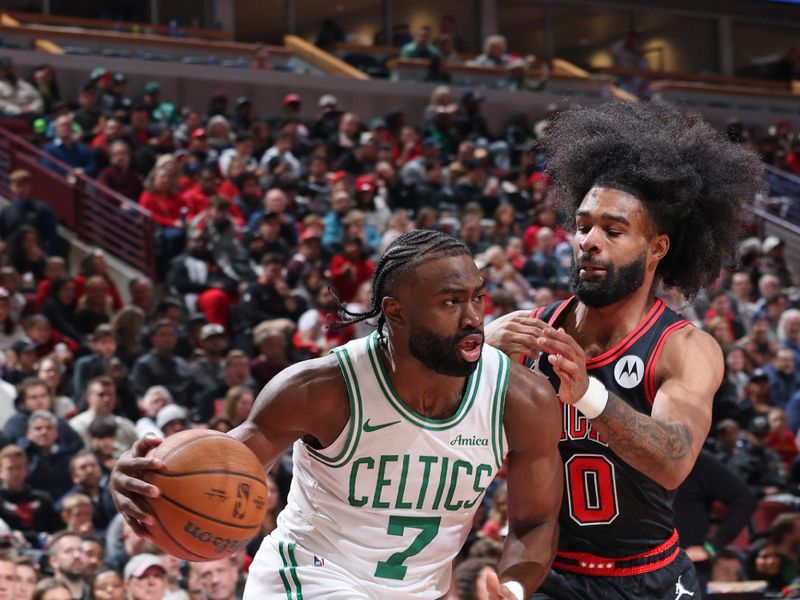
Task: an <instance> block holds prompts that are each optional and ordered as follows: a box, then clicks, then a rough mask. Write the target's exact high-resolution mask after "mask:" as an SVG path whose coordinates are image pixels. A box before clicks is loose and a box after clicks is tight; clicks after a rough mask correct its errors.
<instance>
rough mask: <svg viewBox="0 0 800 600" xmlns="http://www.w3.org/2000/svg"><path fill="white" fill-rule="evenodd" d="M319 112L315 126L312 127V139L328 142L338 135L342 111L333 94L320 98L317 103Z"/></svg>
mask: <svg viewBox="0 0 800 600" xmlns="http://www.w3.org/2000/svg"><path fill="white" fill-rule="evenodd" d="M317 106H318V107H319V112H318V113H317V118H316V120H315V121H314V124H313V125H312V126H311V131H310V137H311V138H313V139H318V140H328V139H330V138H332V137H333V136H334V135H335V134H336V130H337V129H338V127H339V120H340V119H341V117H342V111H340V110H339V108H338V100H337V98H336V96H334V95H333V94H325V95H323V96H320V98H319V101H318V102H317Z"/></svg>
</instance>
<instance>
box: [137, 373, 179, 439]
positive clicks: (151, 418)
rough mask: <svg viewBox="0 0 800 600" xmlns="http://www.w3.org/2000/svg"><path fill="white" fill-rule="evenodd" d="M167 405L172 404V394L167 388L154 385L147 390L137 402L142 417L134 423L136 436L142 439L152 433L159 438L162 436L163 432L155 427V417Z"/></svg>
mask: <svg viewBox="0 0 800 600" xmlns="http://www.w3.org/2000/svg"><path fill="white" fill-rule="evenodd" d="M168 404H172V394H170V393H169V390H168V389H167V388H165V387H164V386H163V385H154V386H153V387H151V388H150V389H148V390H147V391H146V392H145V393H144V396H142V397H141V398H140V399H139V400H138V402H137V405H138V407H139V412H140V414H141V415H142V416H141V418H140V419H139V420H138V421H136V435H137V436H139V437H144V436H145V435H146V434H148V433H153V434H155V435H157V436H159V437H161V436H163V435H164V432H163V431H161V430H160V429H159V428H158V425H156V415H157V414H158V411H160V410H161V409H162V408H164V407H165V406H167V405H168Z"/></svg>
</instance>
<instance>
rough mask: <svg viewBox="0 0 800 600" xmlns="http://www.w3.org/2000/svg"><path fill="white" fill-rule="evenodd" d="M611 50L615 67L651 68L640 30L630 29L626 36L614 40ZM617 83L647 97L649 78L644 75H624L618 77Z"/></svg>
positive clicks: (635, 93) (625, 88)
mask: <svg viewBox="0 0 800 600" xmlns="http://www.w3.org/2000/svg"><path fill="white" fill-rule="evenodd" d="M609 51H610V53H611V58H612V60H613V61H614V66H615V67H620V68H622V69H643V70H650V63H649V62H647V58H646V57H645V55H644V52H642V48H641V35H640V34H639V32H638V31H629V32H628V33H627V34H626V35H625V37H624V38H622V39H621V40H619V41H617V42H614V44H613V45H612V46H611V48H610V50H609ZM617 85H619V86H620V87H621V88H622V89H624V90H627V91H629V92H630V93H632V94H634V95H636V96H640V97H646V96H647V94H648V80H647V79H645V78H643V77H637V76H635V75H623V76H621V77H618V78H617Z"/></svg>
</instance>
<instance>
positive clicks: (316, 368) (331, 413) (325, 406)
mask: <svg viewBox="0 0 800 600" xmlns="http://www.w3.org/2000/svg"><path fill="white" fill-rule="evenodd" d="M349 418H350V410H349V404H348V402H347V392H346V390H345V388H344V380H343V379H342V377H341V374H340V372H339V367H338V366H337V364H336V359H335V357H333V356H327V357H325V358H319V359H314V360H312V361H305V362H303V363H300V364H297V365H294V366H292V367H289V368H288V369H285V370H284V371H282V372H281V373H280V374H279V375H278V376H276V377H275V378H274V379H273V380H272V381H270V382H269V384H268V385H267V386H266V387H265V388H264V389H263V390H261V393H260V394H259V395H258V398H257V399H256V402H255V405H254V407H253V410H252V411H251V413H250V416H249V417H248V419H247V420H246V421H245V422H244V423H243V424H242V425H240V426H239V427H237V428H236V429H234V430H232V431H231V432H230V435H231V436H233V437H235V438H236V439H238V440H240V441H241V442H243V443H244V444H245V445H246V446H247V447H248V448H250V450H252V451H253V453H254V454H255V455H256V456H257V457H258V459H259V460H260V461H261V462H262V464H264V465H265V467H267V468H268V467H269V466H271V465H272V463H273V462H274V461H275V460H277V459H278V457H280V455H281V454H282V453H283V451H284V450H286V448H288V447H289V446H290V445H291V444H292V443H293V442H294V441H295V440H297V439H299V438H301V437H303V436H311V437H313V438H314V439H315V440H317V441H318V442H319V443H320V445H321V446H322V447H325V446H328V445H329V444H331V443H332V442H333V441H334V440H335V439H336V437H337V436H338V435H339V433H341V431H342V430H343V428H344V427H345V426H346V425H347V422H348V420H349ZM160 443H161V440H160V439H159V438H157V437H155V436H152V435H148V436H145V437H143V438H141V439H140V440H138V441H137V442H136V443H135V444H134V445H133V448H131V450H129V451H128V452H126V453H125V454H123V455H122V456H121V457H120V459H119V461H118V462H117V465H116V466H115V467H114V470H113V471H112V473H111V493H112V497H113V499H114V502H115V504H116V505H117V507H118V508H119V510H120V512H121V513H122V514H123V517H124V518H125V520H126V521H127V522H128V523H129V524H130V525H131V527H132V528H133V529H134V531H135V532H136V533H137V534H138V535H140V536H145V537H146V536H147V530H146V528H145V527H144V525H146V524H152V522H153V521H152V519H153V517H152V516H151V514H150V510H149V507H148V505H147V502H146V499H147V498H154V497H157V496H158V494H159V491H158V488H157V487H156V486H154V485H151V484H149V483H147V482H146V481H145V480H144V479H143V474H144V473H146V472H147V471H158V470H160V469H162V468H163V464H162V463H161V461H160V460H157V459H154V458H152V457H148V456H147V453H148V452H149V451H150V450H151V449H152V448H155V447H156V446H158V445H159V444H160Z"/></svg>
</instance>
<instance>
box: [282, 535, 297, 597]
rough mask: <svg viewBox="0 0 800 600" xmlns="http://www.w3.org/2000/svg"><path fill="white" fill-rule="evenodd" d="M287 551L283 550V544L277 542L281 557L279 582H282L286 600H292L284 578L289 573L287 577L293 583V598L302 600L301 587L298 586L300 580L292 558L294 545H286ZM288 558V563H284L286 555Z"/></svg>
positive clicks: (289, 587) (295, 562)
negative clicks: (289, 577) (281, 564)
mask: <svg viewBox="0 0 800 600" xmlns="http://www.w3.org/2000/svg"><path fill="white" fill-rule="evenodd" d="M286 546H287V550H286V551H285V550H284V542H278V552H279V553H280V555H281V561H282V562H283V567H282V568H281V569H278V572H279V573H280V576H281V581H282V582H283V587H284V591H285V592H286V598H287V599H288V600H292V588H291V586H290V585H289V580H288V579H287V577H286V571H289V575H290V576H291V578H292V582H293V583H294V587H295V598H296V599H297V600H303V586H302V585H300V578H299V577H298V576H297V561H296V560H295V558H294V544H292V543H289V544H286ZM287 554H288V556H289V562H290V563H291V566H290V565H289V562H287V561H286V555H287Z"/></svg>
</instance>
